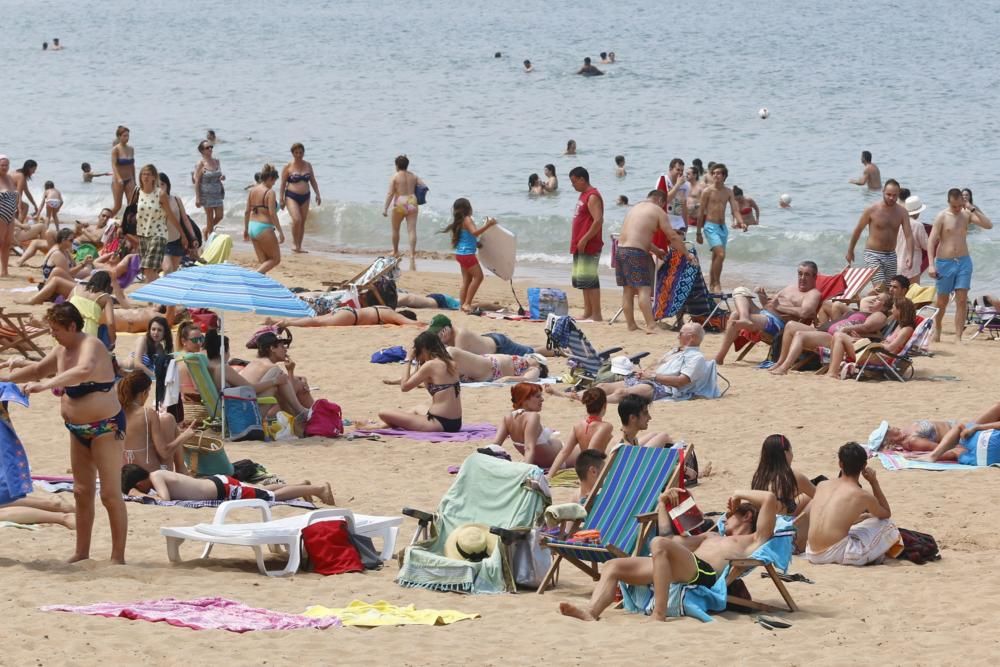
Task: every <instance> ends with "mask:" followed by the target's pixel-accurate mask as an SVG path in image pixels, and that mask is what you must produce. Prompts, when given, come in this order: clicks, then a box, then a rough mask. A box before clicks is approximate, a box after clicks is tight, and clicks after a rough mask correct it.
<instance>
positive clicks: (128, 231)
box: [121, 187, 139, 236]
mask: <svg viewBox="0 0 1000 667" xmlns="http://www.w3.org/2000/svg"><path fill="white" fill-rule="evenodd" d="M138 214H139V188H138V187H137V188H136V189H135V190H134V191H133V192H132V196H131V197H129V198H128V206H126V207H125V210H124V211H122V224H121V233H122V234H124V235H132V236H135V235H136V233H137V229H138V227H137V226H136V224H137V223H136V216H137V215H138Z"/></svg>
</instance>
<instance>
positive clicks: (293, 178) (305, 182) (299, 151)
mask: <svg viewBox="0 0 1000 667" xmlns="http://www.w3.org/2000/svg"><path fill="white" fill-rule="evenodd" d="M305 154H306V149H305V146H303V145H302V144H300V143H298V142H296V143H294V144H292V161H291V162H289V163H288V164H286V165H285V168H284V169H282V170H281V193H280V195H279V199H280V200H281V201H283V202H284V203H285V207H286V208H287V209H288V215H289V216H291V218H292V252H306V251H305V250H303V249H302V238H303V237H304V236H305V233H306V218H308V217H309V186H312V189H313V190H315V191H316V205H317V206H319V205H320V203H321V201H322V200H321V199H320V196H319V184H318V183H317V182H316V173H315V170H314V169H313V166H312V165H311V164H309V163H308V162H306V161H305V160H303V159H302V158H303V156H304V155H305ZM261 180H263V174H261Z"/></svg>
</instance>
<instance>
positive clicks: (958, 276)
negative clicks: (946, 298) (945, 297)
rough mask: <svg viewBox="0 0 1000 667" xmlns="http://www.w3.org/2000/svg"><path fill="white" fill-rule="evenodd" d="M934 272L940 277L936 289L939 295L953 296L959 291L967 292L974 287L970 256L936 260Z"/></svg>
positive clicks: (935, 285)
mask: <svg viewBox="0 0 1000 667" xmlns="http://www.w3.org/2000/svg"><path fill="white" fill-rule="evenodd" d="M934 270H935V271H937V274H938V277H937V282H936V283H935V284H934V287H935V288H937V293H938V294H951V293H952V292H954V291H955V290H957V289H964V290H967V289H969V287H971V286H972V258H971V257H969V256H968V255H965V256H963V257H953V258H951V259H941V258H940V257H938V258H937V259H935V260H934Z"/></svg>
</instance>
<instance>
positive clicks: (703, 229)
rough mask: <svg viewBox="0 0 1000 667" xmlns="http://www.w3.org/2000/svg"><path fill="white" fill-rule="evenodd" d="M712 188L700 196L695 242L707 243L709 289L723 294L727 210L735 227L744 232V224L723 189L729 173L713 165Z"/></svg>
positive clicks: (727, 236) (725, 190)
mask: <svg viewBox="0 0 1000 667" xmlns="http://www.w3.org/2000/svg"><path fill="white" fill-rule="evenodd" d="M710 174H711V177H712V182H711V184H709V185H708V187H706V188H705V189H704V191H702V193H701V205H700V206H699V213H698V235H697V237H696V240H697V241H698V244H699V245H701V244H703V243H704V242H705V239H706V238H707V239H708V247H709V248H711V249H712V268H711V269H710V270H709V274H708V289H709V291H711V292H714V293H718V292H721V291H722V265H723V263H724V262H725V261H726V244H727V243H728V242H729V228H728V227H727V226H726V207H727V206H728V207H729V210H730V211H732V214H733V219H734V220H735V221H736V227H737V228H738V229H742V230H743V231H746V230H747V227H746V225H745V224H743V215H742V214H741V213H740V208H739V205H738V204H737V203H736V197H735V196H734V195H733V191H732V190H730V189H729V188H727V187H726V185H725V183H726V177H728V176H729V169H727V168H726V165H724V164H716V165H714V166H713V167H712V170H711V172H710Z"/></svg>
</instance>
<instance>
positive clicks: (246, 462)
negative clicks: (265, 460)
mask: <svg viewBox="0 0 1000 667" xmlns="http://www.w3.org/2000/svg"><path fill="white" fill-rule="evenodd" d="M266 474H267V469H266V468H265V467H264V466H262V465H261V464H259V463H257V462H256V461H251V460H250V459H240V460H239V461H237V462H236V463H234V464H233V473H232V475H231V476H232V477H235V478H236V479H238V480H239V481H241V482H247V483H250V482H253V481H254V480H255V479H256V478H258V477H263V476H264V475H266Z"/></svg>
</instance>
